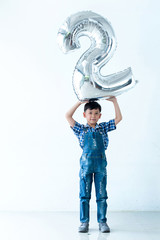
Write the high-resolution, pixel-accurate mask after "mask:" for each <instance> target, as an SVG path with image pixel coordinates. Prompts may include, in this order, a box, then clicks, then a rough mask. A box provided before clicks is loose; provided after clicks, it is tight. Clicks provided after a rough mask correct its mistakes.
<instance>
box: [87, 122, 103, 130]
mask: <svg viewBox="0 0 160 240" xmlns="http://www.w3.org/2000/svg"><path fill="white" fill-rule="evenodd" d="M86 127H88V128H92V127H91V126H89V124H88V123H87V124H86ZM99 127H100V126H99V124H97V123H96V126H95V128H94V129H98V128H99Z"/></svg>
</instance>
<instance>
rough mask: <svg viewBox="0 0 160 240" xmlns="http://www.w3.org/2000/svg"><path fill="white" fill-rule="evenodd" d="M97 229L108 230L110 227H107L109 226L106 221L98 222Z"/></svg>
mask: <svg viewBox="0 0 160 240" xmlns="http://www.w3.org/2000/svg"><path fill="white" fill-rule="evenodd" d="M99 230H100V231H101V232H102V233H106V232H110V228H109V226H108V225H107V223H99Z"/></svg>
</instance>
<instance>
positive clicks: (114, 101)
mask: <svg viewBox="0 0 160 240" xmlns="http://www.w3.org/2000/svg"><path fill="white" fill-rule="evenodd" d="M107 100H108V101H111V102H113V104H114V109H115V115H116V116H115V125H117V124H118V123H119V122H120V121H121V120H122V114H121V110H120V108H119V105H118V102H117V99H116V97H111V98H109V99H107Z"/></svg>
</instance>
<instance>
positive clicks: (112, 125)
mask: <svg viewBox="0 0 160 240" xmlns="http://www.w3.org/2000/svg"><path fill="white" fill-rule="evenodd" d="M100 125H101V126H102V127H103V128H104V131H105V132H106V133H107V132H110V131H112V130H115V129H116V125H115V119H112V120H110V121H109V122H103V123H100Z"/></svg>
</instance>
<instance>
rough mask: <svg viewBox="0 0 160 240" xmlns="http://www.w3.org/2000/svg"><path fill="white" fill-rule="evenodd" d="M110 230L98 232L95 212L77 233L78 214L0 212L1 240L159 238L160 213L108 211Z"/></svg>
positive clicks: (146, 239)
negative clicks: (83, 230) (88, 224)
mask: <svg viewBox="0 0 160 240" xmlns="http://www.w3.org/2000/svg"><path fill="white" fill-rule="evenodd" d="M108 224H109V226H110V228H111V232H110V233H100V232H99V230H98V224H97V222H96V213H94V212H93V213H91V222H90V230H89V232H88V233H78V231H77V229H78V226H79V213H74V212H73V213H67V212H65V213H62V212H61V213H58V212H57V213H55V212H26V213H25V212H0V240H20V239H21V240H32V239H34V240H42V239H44V240H50V239H52V240H72V239H74V240H93V239H94V240H122V239H123V240H132V239H133V240H137V239H138V240H143V239H144V240H148V239H149V240H159V239H160V212H109V213H108Z"/></svg>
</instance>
